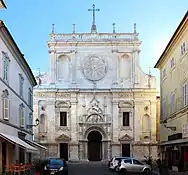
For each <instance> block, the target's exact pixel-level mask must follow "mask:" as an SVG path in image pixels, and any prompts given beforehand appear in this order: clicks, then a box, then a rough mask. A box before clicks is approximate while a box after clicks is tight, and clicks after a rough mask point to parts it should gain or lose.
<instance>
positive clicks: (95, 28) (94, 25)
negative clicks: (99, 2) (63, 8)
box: [88, 4, 100, 32]
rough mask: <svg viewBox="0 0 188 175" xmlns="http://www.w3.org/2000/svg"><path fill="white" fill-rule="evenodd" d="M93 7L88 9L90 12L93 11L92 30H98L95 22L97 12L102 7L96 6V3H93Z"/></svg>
mask: <svg viewBox="0 0 188 175" xmlns="http://www.w3.org/2000/svg"><path fill="white" fill-rule="evenodd" d="M92 7H93V8H92V9H88V11H89V12H91V11H92V12H93V22H92V27H91V32H97V27H96V24H95V12H97V11H100V9H96V8H95V4H93V6H92Z"/></svg>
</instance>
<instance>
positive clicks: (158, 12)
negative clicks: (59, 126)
mask: <svg viewBox="0 0 188 175" xmlns="http://www.w3.org/2000/svg"><path fill="white" fill-rule="evenodd" d="M5 3H6V5H7V7H8V9H6V10H5V9H3V10H1V12H0V19H2V20H3V21H4V22H5V23H6V25H7V27H8V28H9V30H10V32H11V34H12V36H13V37H14V39H15V40H16V42H17V44H18V46H19V47H20V49H21V51H22V52H23V53H24V55H25V57H26V59H27V61H28V63H29V65H30V66H31V68H32V70H34V72H35V71H36V70H37V69H38V68H40V69H41V71H42V72H45V71H48V68H49V55H48V48H47V42H48V41H49V33H50V32H51V26H52V24H55V31H56V32H57V33H64V32H65V33H67V32H72V24H73V23H75V24H76V31H77V32H90V26H91V23H92V13H91V12H88V8H91V7H92V4H93V3H94V4H95V5H96V7H97V8H100V12H97V14H96V24H97V28H98V32H112V23H116V32H132V31H133V24H134V23H137V31H138V32H139V38H140V40H141V41H142V46H141V53H140V65H141V67H142V69H143V70H144V71H145V72H146V73H148V72H149V67H153V66H154V64H155V63H156V61H157V60H158V58H159V56H160V54H161V52H162V51H163V50H164V48H165V46H166V44H167V42H168V41H169V39H170V37H171V36H172V34H173V33H174V31H175V29H176V27H177V26H178V24H179V22H180V21H181V19H182V18H183V16H184V14H185V13H186V10H187V9H188V0H179V1H177V0H129V1H127V0H116V1H114V0H113V1H112V0H18V1H17V0H5ZM151 72H152V74H153V75H155V76H157V84H158V87H159V73H158V71H157V70H155V69H151Z"/></svg>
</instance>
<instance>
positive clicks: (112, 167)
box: [108, 157, 128, 171]
mask: <svg viewBox="0 0 188 175" xmlns="http://www.w3.org/2000/svg"><path fill="white" fill-rule="evenodd" d="M125 158H128V157H113V158H112V159H111V160H110V161H108V168H109V170H111V171H117V168H118V163H119V162H121V160H122V159H125Z"/></svg>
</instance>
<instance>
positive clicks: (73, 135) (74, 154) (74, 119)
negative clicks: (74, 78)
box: [70, 92, 79, 161]
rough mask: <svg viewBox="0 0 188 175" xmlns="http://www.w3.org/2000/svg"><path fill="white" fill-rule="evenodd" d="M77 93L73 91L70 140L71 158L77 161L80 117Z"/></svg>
mask: <svg viewBox="0 0 188 175" xmlns="http://www.w3.org/2000/svg"><path fill="white" fill-rule="evenodd" d="M77 103H78V101H77V94H76V93H74V92H72V93H71V123H70V124H71V142H70V160H74V161H77V160H79V158H78V134H77V133H78V127H77V123H78V117H77Z"/></svg>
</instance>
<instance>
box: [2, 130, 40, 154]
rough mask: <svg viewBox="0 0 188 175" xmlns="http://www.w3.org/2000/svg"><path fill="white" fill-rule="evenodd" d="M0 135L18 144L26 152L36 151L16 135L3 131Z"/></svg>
mask: <svg viewBox="0 0 188 175" xmlns="http://www.w3.org/2000/svg"><path fill="white" fill-rule="evenodd" d="M0 137H1V138H3V139H5V140H7V141H9V142H11V143H13V144H18V145H19V146H21V147H23V148H25V149H26V150H27V152H36V151H38V150H37V149H36V148H34V147H32V146H31V145H29V144H28V143H26V142H24V141H23V140H21V139H20V138H18V137H16V136H12V135H9V134H5V133H0Z"/></svg>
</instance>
